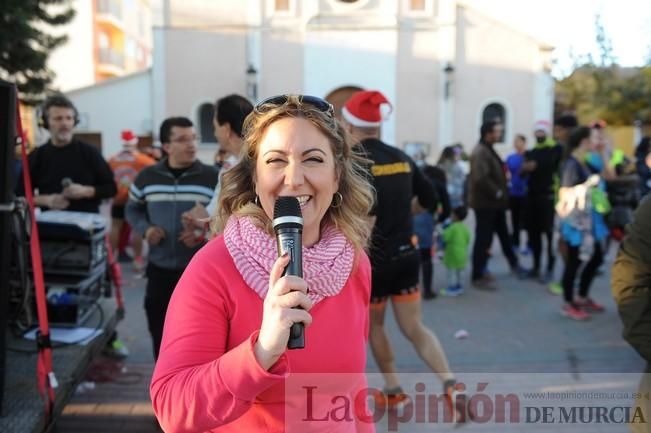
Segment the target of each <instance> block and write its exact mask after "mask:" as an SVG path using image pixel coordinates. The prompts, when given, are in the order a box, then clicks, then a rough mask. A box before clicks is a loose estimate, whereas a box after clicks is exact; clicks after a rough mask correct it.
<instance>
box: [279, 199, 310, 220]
mask: <svg viewBox="0 0 651 433" xmlns="http://www.w3.org/2000/svg"><path fill="white" fill-rule="evenodd" d="M287 216H292V217H298V218H302V216H303V215H302V214H301V205H300V204H299V203H298V199H297V198H296V197H289V196H281V197H278V199H277V200H276V203H275V204H274V219H276V218H282V217H287Z"/></svg>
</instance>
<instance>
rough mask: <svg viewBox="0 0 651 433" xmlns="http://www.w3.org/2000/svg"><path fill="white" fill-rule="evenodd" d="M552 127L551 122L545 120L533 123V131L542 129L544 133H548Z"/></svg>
mask: <svg viewBox="0 0 651 433" xmlns="http://www.w3.org/2000/svg"><path fill="white" fill-rule="evenodd" d="M551 129H552V125H551V123H549V122H548V121H546V120H539V121H537V122H536V123H535V124H534V125H533V130H534V131H542V132H544V133H545V135H549V134H550V132H551Z"/></svg>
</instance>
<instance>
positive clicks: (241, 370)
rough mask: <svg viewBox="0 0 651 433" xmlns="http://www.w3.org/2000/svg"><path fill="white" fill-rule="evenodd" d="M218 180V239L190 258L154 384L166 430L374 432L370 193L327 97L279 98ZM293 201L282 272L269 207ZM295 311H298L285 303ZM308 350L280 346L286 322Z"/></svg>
mask: <svg viewBox="0 0 651 433" xmlns="http://www.w3.org/2000/svg"><path fill="white" fill-rule="evenodd" d="M244 129H245V144H244V149H243V154H242V155H243V159H242V161H241V162H240V163H239V164H238V165H236V166H235V167H233V168H232V169H231V170H229V171H228V172H227V173H225V174H224V176H223V179H222V181H223V188H222V191H221V197H220V203H219V211H218V215H217V216H216V221H215V222H216V226H217V228H218V230H219V231H223V234H222V235H220V236H218V237H216V238H215V239H213V240H212V241H210V242H209V243H208V244H207V245H206V246H205V247H204V248H203V249H201V250H200V251H199V252H198V253H197V254H196V255H195V256H194V258H193V259H192V261H191V262H190V264H189V265H188V267H187V269H186V270H185V272H184V274H183V276H182V278H181V280H180V281H179V283H178V285H177V286H176V289H175V291H174V294H173V296H172V300H171V302H170V304H169V307H168V310H167V316H166V319H165V330H164V334H163V342H162V346H161V352H160V356H159V358H158V362H157V364H156V369H155V371H154V376H153V379H152V383H151V398H152V402H153V406H154V411H155V413H156V416H157V417H158V420H159V422H160V424H161V426H162V427H163V428H164V429H165V431H167V432H175V433H186V432H188V433H189V432H192V433H202V432H291V431H297V432H306V431H336V432H367V431H368V432H372V431H374V425H373V419H372V416H371V415H373V413H372V412H367V410H366V409H365V407H366V406H365V398H366V392H365V391H366V390H365V388H366V380H365V378H364V370H365V367H366V340H367V333H368V303H369V297H370V284H371V277H370V275H371V274H370V265H369V260H368V258H367V256H366V254H365V252H364V250H365V247H366V245H367V242H368V238H369V234H370V230H371V225H370V223H369V220H368V218H367V215H368V214H369V211H370V208H371V206H372V201H373V195H372V189H371V187H370V185H369V183H368V181H367V180H366V177H365V175H364V170H363V167H362V164H363V163H364V161H365V160H364V159H363V158H362V157H361V156H360V155H358V154H357V153H356V152H355V151H354V150H353V149H352V145H351V142H350V139H349V138H348V137H347V136H346V134H345V132H344V130H343V129H342V128H341V127H340V126H339V124H338V123H337V121H336V119H335V117H334V113H333V108H332V106H331V105H330V104H328V103H327V102H326V101H323V100H321V99H319V98H315V97H309V96H300V95H293V96H278V97H274V98H270V99H267V100H265V101H263V102H262V103H260V104H258V105H257V106H256V107H255V109H254V112H253V113H251V114H250V115H249V116H248V117H247V119H246V122H245V127H244ZM280 196H294V197H297V199H298V200H299V203H300V206H301V213H302V216H303V220H304V228H303V275H304V277H303V278H299V277H295V276H284V277H283V276H282V273H283V269H284V267H285V266H286V265H287V263H288V261H289V259H288V258H287V257H286V256H283V257H280V258H277V253H276V240H275V236H274V234H273V230H272V228H271V219H272V218H273V210H274V203H275V201H276V199H277V198H278V197H280ZM294 307H301V308H300V309H299V308H294ZM299 322H301V323H303V324H304V325H305V348H304V349H298V350H289V351H288V350H287V341H288V337H289V330H290V327H291V325H292V324H294V323H299Z"/></svg>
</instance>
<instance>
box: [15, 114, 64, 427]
mask: <svg viewBox="0 0 651 433" xmlns="http://www.w3.org/2000/svg"><path fill="white" fill-rule="evenodd" d="M18 105H19V104H16V132H17V133H18V139H19V140H20V147H21V153H22V160H23V182H24V185H25V197H26V198H27V203H28V205H29V214H30V220H31V225H32V227H31V228H32V230H31V236H30V240H29V243H30V249H31V253H32V269H33V272H34V287H35V292H36V311H37V314H38V327H39V336H38V362H37V367H36V372H37V376H38V390H39V392H40V393H41V396H42V397H43V399H44V400H45V414H46V417H47V420H46V421H47V423H48V424H49V421H50V419H51V417H52V410H53V408H54V388H55V387H56V386H57V384H56V378H55V376H54V371H53V370H52V346H51V344H50V324H49V322H48V318H47V305H46V300H45V299H46V298H45V283H44V281H43V259H42V257H41V245H40V243H39V238H38V226H37V225H36V217H35V214H34V196H33V194H32V179H31V177H30V174H29V161H28V160H27V149H26V147H25V142H26V139H25V132H24V131H23V124H22V121H21V119H20V109H19V108H18Z"/></svg>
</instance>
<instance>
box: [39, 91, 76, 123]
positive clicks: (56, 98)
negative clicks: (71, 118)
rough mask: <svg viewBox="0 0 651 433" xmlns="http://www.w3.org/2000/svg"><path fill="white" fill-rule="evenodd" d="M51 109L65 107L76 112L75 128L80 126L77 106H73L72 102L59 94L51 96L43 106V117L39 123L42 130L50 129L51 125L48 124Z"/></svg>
mask: <svg viewBox="0 0 651 433" xmlns="http://www.w3.org/2000/svg"><path fill="white" fill-rule="evenodd" d="M50 107H65V108H70V109H72V111H74V112H75V126H77V125H78V124H79V111H77V107H75V104H73V103H72V101H71V100H70V99H68V98H66V97H65V96H63V95H59V94H57V95H52V96H49V97H48V98H47V99H46V100H45V102H43V105H42V106H41V116H40V118H39V122H38V124H39V126H40V127H41V128H45V129H50V125H49V124H48V122H47V116H48V112H47V111H48V110H49V109H50Z"/></svg>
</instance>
